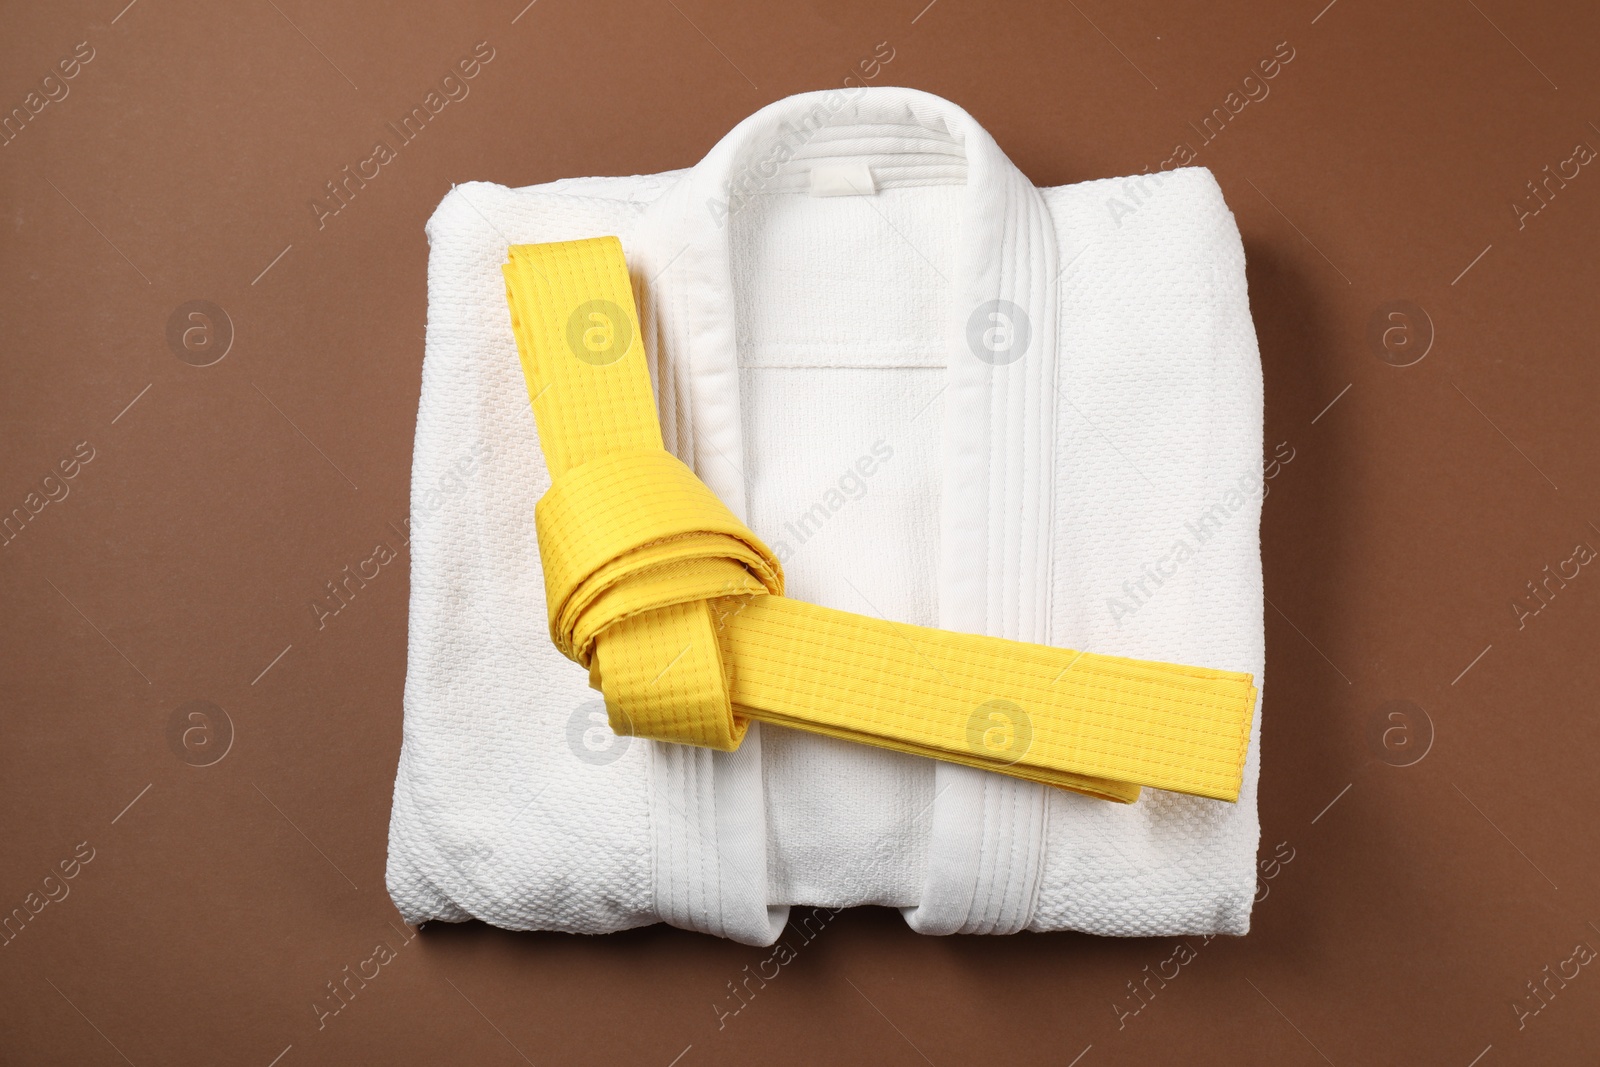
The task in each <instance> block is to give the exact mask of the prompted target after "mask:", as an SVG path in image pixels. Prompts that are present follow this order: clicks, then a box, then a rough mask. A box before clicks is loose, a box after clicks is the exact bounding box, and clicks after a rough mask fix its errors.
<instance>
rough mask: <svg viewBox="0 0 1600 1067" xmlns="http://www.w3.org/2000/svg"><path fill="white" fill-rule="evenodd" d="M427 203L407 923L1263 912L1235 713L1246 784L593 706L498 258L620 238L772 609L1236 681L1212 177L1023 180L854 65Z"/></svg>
mask: <svg viewBox="0 0 1600 1067" xmlns="http://www.w3.org/2000/svg"><path fill="white" fill-rule="evenodd" d="M427 232H428V238H429V242H430V245H431V255H430V259H429V271H428V333H427V349H426V359H425V362H424V365H423V380H422V396H421V404H420V408H419V411H418V417H417V435H416V454H415V462H414V467H413V477H412V516H411V550H412V584H411V606H410V647H409V657H408V669H407V678H406V689H405V735H404V744H403V748H402V751H401V756H400V764H399V772H398V775H397V778H396V782H395V792H394V808H393V817H392V821H391V826H390V839H389V862H388V886H389V891H390V894H391V896H392V897H393V899H394V902H395V904H396V906H397V907H398V908H399V910H400V912H401V913H402V915H403V916H404V917H405V918H406V920H407V921H409V922H414V923H420V922H423V921H428V920H442V921H447V922H458V921H463V920H466V919H470V918H477V919H481V920H483V921H485V922H489V923H492V924H494V925H497V926H502V927H507V928H511V929H517V930H558V931H569V932H576V933H591V934H596V933H606V932H611V931H617V930H625V929H628V928H631V927H636V926H642V925H646V924H649V923H656V922H666V923H671V924H672V925H674V926H679V927H682V928H685V929H689V930H698V931H702V932H705V933H709V934H715V935H718V936H722V937H728V938H732V939H734V940H737V941H741V942H745V943H747V944H753V945H765V944H771V943H772V942H773V941H775V940H776V939H777V937H778V936H779V934H780V933H781V932H782V930H783V927H784V924H785V923H786V921H787V916H788V911H789V908H790V906H791V905H817V906H826V907H831V908H839V907H848V906H854V905H863V904H877V905H885V906H890V907H894V908H898V909H900V911H901V913H902V914H903V915H904V916H905V918H906V921H907V922H908V923H909V924H910V926H911V927H912V928H913V929H914V930H917V931H919V932H922V933H938V934H946V933H1011V932H1015V931H1020V930H1081V931H1086V932H1090V933H1097V934H1110V935H1138V936H1143V935H1175V934H1214V933H1229V934H1242V933H1244V932H1246V931H1247V930H1248V928H1249V920H1250V908H1251V903H1252V899H1253V897H1254V894H1255V890H1256V864H1255V853H1256V846H1257V839H1258V836H1259V824H1258V820H1257V813H1256V781H1257V775H1258V769H1259V741H1260V709H1259V705H1257V707H1256V708H1255V714H1254V716H1253V717H1252V719H1251V725H1250V728H1249V737H1248V749H1247V754H1246V757H1245V760H1244V764H1243V776H1242V780H1241V782H1240V784H1239V790H1238V796H1237V800H1236V801H1235V802H1232V803H1229V802H1226V801H1223V800H1216V799H1207V798H1204V797H1198V796H1189V795H1180V794H1178V793H1173V792H1167V791H1164V790H1161V789H1152V788H1146V789H1144V790H1143V791H1142V792H1141V793H1140V794H1139V798H1138V800H1137V801H1136V802H1134V803H1131V804H1120V803H1113V802H1109V801H1106V800H1103V799H1096V798H1093V797H1089V796H1084V795H1080V794H1078V793H1074V792H1068V791H1066V790H1063V789H1059V788H1053V787H1051V786H1048V785H1042V784H1039V783H1037V782H1033V781H1025V780H1022V779H1019V778H1016V777H1011V776H1008V775H1002V774H997V773H993V772H991V771H986V770H979V769H976V768H974V767H970V766H963V765H960V764H957V763H951V762H944V761H940V760H933V759H928V758H925V757H921V756H916V755H910V754H906V753H904V752H896V751H889V750H886V749H883V748H876V747H871V746H869V745H863V744H857V743H852V742H851V741H847V740H841V739H839V738H836V737H828V736H821V735H818V734H815V733H809V732H802V731H799V730H795V729H790V728H786V727H783V726H777V725H773V724H770V723H765V724H764V723H759V722H753V723H751V725H750V727H749V731H748V734H747V735H746V736H745V738H744V741H743V743H742V744H741V745H740V746H739V747H738V749H737V750H736V751H731V752H725V751H714V750H712V749H709V748H697V747H692V746H689V745H681V744H673V743H668V742H663V741H654V740H648V739H645V738H642V737H631V736H619V735H617V734H615V733H614V732H613V731H612V730H611V728H610V727H609V726H608V719H607V712H606V707H605V705H604V703H603V701H602V698H601V696H600V694H599V693H597V692H596V691H595V690H594V689H591V688H590V685H589V673H588V672H587V671H586V670H585V669H584V668H583V667H582V666H579V665H578V664H576V663H574V662H571V661H569V660H568V659H566V658H564V657H563V656H562V655H561V653H559V652H558V651H557V650H556V648H555V647H554V645H553V644H552V641H551V635H550V630H549V627H548V619H547V614H546V602H545V588H544V576H543V573H542V570H541V559H540V553H539V543H538V540H537V537H536V535H535V526H534V506H535V503H536V502H537V501H538V500H539V499H540V497H541V496H542V495H543V494H544V493H545V492H546V490H547V489H548V488H549V487H550V484H551V482H550V476H549V474H548V473H547V469H546V463H545V461H544V455H543V453H542V452H541V448H540V441H539V435H538V432H537V430H536V427H535V420H534V417H533V414H532V412H531V410H530V404H529V389H528V387H527V385H526V383H525V381H524V377H523V371H522V368H521V366H520V364H519V356H518V351H517V345H516V342H515V340H514V337H513V329H512V320H511V317H510V314H509V312H508V306H507V288H506V281H505V279H504V278H503V276H502V272H501V268H502V264H504V263H505V262H506V261H507V253H508V248H509V247H510V246H514V245H522V244H538V243H545V242H556V241H575V240H581V239H587V238H594V237H598V236H602V235H615V236H616V237H617V238H619V239H620V241H621V246H622V249H623V251H624V252H625V255H626V264H627V269H628V272H629V274H630V278H631V283H632V290H633V296H634V299H635V301H636V303H637V309H638V320H637V321H638V328H639V330H640V334H641V339H642V341H643V343H644V348H645V353H646V358H647V360H648V365H649V374H650V382H651V385H652V386H653V388H654V392H655V397H656V401H657V408H658V413H659V417H660V423H661V430H662V436H663V438H664V443H665V447H666V448H667V449H668V450H669V451H670V452H671V453H672V454H673V455H675V456H676V457H677V458H678V459H680V460H682V461H683V463H684V464H686V465H687V466H688V467H689V468H690V469H692V470H693V471H694V473H695V474H696V475H698V476H699V478H700V479H701V480H702V481H703V482H704V483H705V484H706V485H707V486H709V487H710V488H711V489H712V490H713V491H714V492H715V494H716V495H717V497H719V498H720V499H721V501H722V502H723V503H724V504H726V505H727V507H728V508H729V509H730V510H731V511H732V512H733V514H734V515H736V516H738V517H739V518H740V519H742V520H743V522H744V523H746V524H747V525H748V527H749V528H750V529H751V530H753V531H754V532H755V534H757V535H758V536H759V537H760V538H761V539H762V540H763V541H764V542H765V543H766V544H767V545H768V546H770V547H771V549H772V551H773V552H774V553H775V554H776V556H777V558H778V559H779V560H781V562H782V569H783V571H784V572H785V574H786V576H787V595H788V596H789V597H793V598H796V599H799V600H803V601H808V602H810V603H812V604H816V605H822V606H824V607H828V608H836V609H841V610H844V611H850V612H854V613H858V614H860V615H863V616H872V617H876V618H882V619H887V620H893V621H895V622H900V623H911V624H916V625H920V626H928V627H940V628H943V629H946V630H951V631H960V632H964V633H971V634H988V635H993V636H995V637H1003V638H1010V639H1013V640H1017V641H1026V642H1030V643H1034V644H1042V645H1053V646H1059V647H1061V648H1069V649H1077V650H1086V651H1089V652H1094V653H1103V654H1108V655H1115V656H1127V657H1136V658H1139V659H1148V660H1159V661H1166V662H1170V663H1179V664H1199V665H1204V666H1205V667H1208V668H1217V669H1220V670H1225V671H1237V672H1245V673H1249V674H1251V675H1253V676H1254V678H1255V682H1256V685H1257V686H1258V687H1259V686H1260V685H1261V672H1262V665H1263V633H1262V603H1263V596H1262V584H1261V563H1260V547H1259V535H1258V529H1259V517H1260V503H1261V499H1262V496H1263V495H1264V492H1265V482H1264V480H1263V474H1262V471H1263V467H1262V387H1261V370H1260V359H1259V355H1258V353H1257V349H1256V340H1255V335H1254V331H1253V328H1252V325H1251V321H1250V312H1249V305H1248V301H1247V298H1246V291H1245V269H1244V255H1243V249H1242V246H1241V243H1240V240H1239V234H1238V230H1237V228H1236V226H1235V224H1234V221H1233V216H1232V214H1231V213H1230V212H1229V210H1228V208H1227V206H1226V204H1225V203H1224V202H1223V198H1222V194H1221V191H1220V190H1219V188H1218V187H1217V183H1216V181H1215V180H1214V179H1213V178H1212V176H1211V174H1210V173H1209V172H1208V171H1206V170H1204V169H1201V168H1187V169H1180V170H1173V171H1167V172H1161V173H1157V174H1146V175H1142V176H1138V177H1133V178H1126V179H1109V180H1104V181H1093V182H1087V183H1084V184H1080V185H1071V186H1060V187H1055V188H1047V189H1039V188H1036V187H1035V186H1034V185H1032V184H1031V183H1030V182H1029V181H1028V179H1027V178H1026V177H1024V176H1023V174H1022V173H1021V172H1020V171H1019V170H1018V169H1017V168H1016V167H1015V166H1014V165H1012V163H1011V162H1010V161H1009V160H1008V159H1007V158H1006V156H1005V155H1004V154H1003V153H1002V152H1001V150H1000V149H999V147H998V146H997V145H996V144H995V142H994V140H993V139H992V138H991V137H990V136H989V135H988V134H987V133H985V132H984V130H983V129H982V128H981V127H980V126H979V125H978V124H977V123H976V122H975V121H974V120H973V118H972V117H971V116H970V115H968V114H967V113H966V112H965V111H963V110H961V109H960V108H959V107H956V106H955V105H953V104H951V103H949V102H947V101H944V100H941V99H939V98H938V97H935V96H930V95H928V94H926V93H922V92H917V91H913V90H909V89H899V88H857V89H841V90H834V91H830V92H821V93H808V94H803V95H800V96H794V97H791V98H789V99H786V100H782V101H779V102H777V103H775V104H772V105H770V106H768V107H766V108H763V109H762V110H761V111H759V112H757V113H756V114H755V115H753V116H751V117H750V118H749V119H746V120H745V121H744V122H742V123H740V124H739V125H738V126H737V127H735V128H734V130H733V131H732V132H731V133H729V134H728V135H727V136H726V137H724V138H723V139H722V140H721V141H720V142H719V143H718V144H717V145H716V147H714V148H713V149H712V150H711V152H710V153H709V154H708V155H707V156H706V157H705V159H704V160H702V161H701V162H700V163H699V164H697V165H696V166H694V167H692V168H690V169H688V170H681V171H674V172H670V173H665V174H658V175H650V176H635V177H625V178H583V179H570V180H564V181H558V182H554V183H551V184H548V185H540V186H532V187H527V188H520V189H510V188H505V187H503V186H499V185H491V184H485V183H469V184H465V185H460V186H457V187H455V188H454V189H452V190H451V192H450V193H449V195H448V196H446V197H445V199H444V201H443V202H442V203H441V204H440V206H439V208H438V210H437V211H436V212H435V213H434V215H433V217H432V219H431V220H430V221H429V223H428V228H427ZM908 655H910V653H908Z"/></svg>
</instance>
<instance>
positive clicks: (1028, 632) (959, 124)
mask: <svg viewBox="0 0 1600 1067" xmlns="http://www.w3.org/2000/svg"><path fill="white" fill-rule="evenodd" d="M836 163H853V164H865V165H866V166H868V167H870V168H871V172H872V175H873V180H874V181H875V183H876V185H877V187H878V188H888V187H894V186H911V185H928V184H935V183H940V184H958V185H964V186H965V194H964V195H963V197H962V198H961V201H960V204H961V206H960V215H959V236H958V239H957V241H958V243H957V250H956V274H955V276H954V277H953V278H952V279H951V281H952V285H953V292H954V294H955V295H954V299H953V301H952V303H951V305H950V306H949V308H948V315H947V320H946V327H945V329H946V332H947V334H946V336H947V341H946V343H947V350H948V372H947V382H946V394H945V397H944V404H943V407H944V412H945V419H944V430H943V442H944V445H943V454H942V460H943V474H942V497H941V500H942V505H941V506H942V514H941V529H940V535H941V570H940V575H939V604H940V625H942V626H943V627H945V628H948V629H953V630H961V631H966V632H972V633H988V634H993V635H996V636H1004V637H1010V638H1015V639H1019V640H1026V641H1035V642H1046V641H1048V640H1049V638H1050V634H1049V632H1048V619H1049V616H1050V612H1049V610H1048V608H1049V603H1048V597H1049V589H1050V581H1049V570H1050V559H1051V553H1050V531H1051V528H1052V525H1051V519H1052V515H1051V509H1052V495H1053V494H1052V487H1053V478H1052V467H1053V456H1054V445H1055V425H1054V419H1055V415H1054V413H1055V392H1056V364H1057V360H1056V346H1057V341H1058V336H1059V329H1058V321H1057V319H1058V306H1057V296H1056V279H1057V277H1058V274H1059V270H1060V267H1059V264H1058V260H1057V252H1056V241H1055V229H1054V225H1053V222H1052V220H1051V218H1050V215H1049V211H1048V209H1047V207H1046V205H1045V203H1044V201H1043V199H1042V197H1041V196H1040V195H1039V193H1038V191H1037V190H1036V189H1035V188H1034V187H1033V185H1032V184H1031V183H1030V182H1029V181H1028V180H1027V178H1026V177H1024V176H1023V175H1022V173H1021V172H1020V171H1018V170H1017V169H1016V167H1015V166H1014V165H1013V164H1012V163H1011V161H1010V160H1008V159H1007V158H1006V157H1005V155H1004V153H1002V152H1001V151H1000V149H999V147H998V146H997V145H996V144H995V142H994V140H993V138H991V137H990V136H989V135H988V134H987V133H986V132H985V131H984V130H983V129H982V127H980V126H979V125H978V124H977V122H976V121H975V120H974V119H973V118H972V117H971V116H970V115H968V114H967V113H966V112H965V111H963V110H961V109H960V108H958V107H956V106H955V105H953V104H951V103H949V102H947V101H945V100H942V99H940V98H938V97H935V96H931V95H929V94H927V93H922V92H917V91H915V90H910V89H901V88H866V89H855V90H847V89H840V90H832V91H827V92H819V93H807V94H802V95H799V96H794V97H790V98H788V99H785V100H781V101H779V102H777V103H775V104H772V105H770V106H769V107H766V108H764V109H762V110H761V111H759V112H757V113H756V114H755V115H752V116H751V117H750V118H748V119H746V120H745V121H743V122H741V123H740V124H739V125H738V126H737V127H735V128H734V129H733V130H732V131H731V132H730V133H729V134H728V135H727V136H726V137H724V138H723V139H722V140H721V141H720V142H719V143H718V144H717V145H716V146H715V147H714V148H713V149H712V150H711V152H710V153H709V154H708V155H707V156H706V158H705V159H704V160H703V161H702V162H701V163H700V164H698V165H697V166H695V167H694V168H692V169H691V170H689V171H687V172H686V173H685V174H684V175H683V176H682V177H681V178H680V179H679V180H678V181H677V182H675V183H674V184H673V185H672V186H671V187H670V188H669V189H668V190H666V191H665V192H664V193H663V195H662V196H661V197H660V198H659V199H658V200H657V201H656V202H655V203H653V204H652V205H651V206H650V207H649V208H648V209H647V210H646V211H645V212H644V213H643V215H642V217H641V218H640V220H639V224H638V225H637V227H636V228H635V229H634V230H633V232H632V233H631V234H629V235H627V236H626V237H625V243H626V244H627V246H628V252H629V259H630V264H631V266H632V269H633V271H634V274H635V286H636V289H637V291H638V296H639V298H640V306H641V314H642V315H643V317H644V321H643V329H644V332H645V335H646V337H647V338H651V339H652V340H653V341H654V346H653V348H652V356H653V358H654V364H653V366H652V372H653V374H654V375H655V378H656V384H657V389H658V396H659V399H660V406H661V414H662V425H663V432H664V434H665V435H666V440H667V445H668V447H669V448H670V449H672V450H673V451H675V452H676V453H677V454H678V455H679V456H680V457H681V458H683V459H684V460H685V461H686V462H688V463H689V464H690V466H692V467H693V468H694V469H695V471H696V472H697V473H698V474H699V475H700V477H701V478H702V479H703V480H704V481H705V482H706V483H707V484H708V485H709V486H710V487H711V488H712V489H713V490H715V491H716V492H717V494H718V495H719V496H720V497H721V498H722V499H723V501H724V502H726V503H727V504H728V506H729V507H730V508H731V509H732V510H733V511H734V512H735V513H736V514H740V515H743V514H744V511H745V502H746V487H745V482H744V475H743V473H742V466H743V457H744V446H743V441H742V433H741V419H740V398H739V392H740V390H739V369H738V352H737V345H736V340H735V338H736V337H737V327H736V323H735V297H734V293H735V290H734V279H733V276H732V273H731V267H730V252H729V242H728V221H729V219H730V217H731V216H733V215H734V214H735V213H737V212H738V211H739V210H741V207H742V205H744V204H745V203H747V202H748V200H749V198H750V197H753V196H760V195H764V194H768V193H772V192H780V191H798V190H802V189H804V188H806V186H807V184H808V181H809V176H810V172H811V170H812V168H814V167H816V166H818V165H822V164H836ZM758 532H759V531H758ZM976 710H977V709H974V711H976ZM652 749H653V751H654V756H653V762H652V776H653V784H652V791H653V795H654V799H653V812H654V816H655V820H656V823H655V824H656V834H655V837H656V842H657V844H656V864H655V867H656V892H657V900H658V908H659V909H660V913H661V916H662V918H663V919H664V920H666V921H668V922H671V923H673V924H674V925H679V926H685V927H688V928H691V929H699V930H704V931H706V932H709V933H715V934H719V935H721V936H726V937H732V938H734V939H736V940H741V941H749V942H752V943H770V941H772V940H773V939H775V938H776V937H777V936H778V934H779V933H780V932H781V930H782V926H783V923H784V922H785V921H786V917H787V908H769V907H768V906H767V899H768V896H767V892H766V834H765V819H766V815H765V807H764V803H765V797H764V795H763V790H762V783H761V757H760V731H759V729H758V728H757V726H756V725H752V727H751V730H750V733H749V735H748V737H747V739H746V741H745V743H744V745H743V746H742V747H741V749H740V750H739V751H738V752H736V753H711V752H709V751H705V750H695V749H686V748H683V747H682V746H673V745H653V746H652ZM935 789H936V793H935V800H934V810H933V819H932V834H931V839H930V842H929V848H928V857H927V880H926V884H925V886H924V889H923V895H922V900H921V904H920V906H918V907H915V908H907V909H904V910H905V913H906V917H907V920H908V922H910V924H911V925H912V926H913V927H914V928H915V929H917V930H919V931H921V932H924V933H954V932H974V933H1006V932H1012V931H1015V930H1019V929H1022V928H1024V927H1025V926H1026V925H1027V923H1028V921H1029V919H1030V917H1031V914H1032V910H1033V902H1034V898H1035V896H1036V893H1037V886H1038V879H1039V870H1040V867H1041V864H1042V859H1043V852H1044V840H1045V812H1046V806H1045V803H1044V790H1043V787H1041V786H1037V785H1034V784H1032V783H1026V782H1021V781H1018V780H1016V779H1011V778H1006V777H1003V776H1000V775H995V774H989V773H985V772H980V771H976V770H972V769H970V768H965V767H960V766H957V765H954V764H948V763H940V764H938V766H937V770H936V782H935ZM773 802H774V803H781V802H782V798H773Z"/></svg>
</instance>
